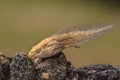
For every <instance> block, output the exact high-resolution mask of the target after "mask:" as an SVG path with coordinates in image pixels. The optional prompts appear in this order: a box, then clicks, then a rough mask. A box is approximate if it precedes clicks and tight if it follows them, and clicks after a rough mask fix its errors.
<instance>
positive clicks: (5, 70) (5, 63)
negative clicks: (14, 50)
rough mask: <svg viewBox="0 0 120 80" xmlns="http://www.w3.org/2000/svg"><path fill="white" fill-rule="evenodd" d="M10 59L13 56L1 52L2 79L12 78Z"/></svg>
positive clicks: (0, 77) (0, 76)
mask: <svg viewBox="0 0 120 80" xmlns="http://www.w3.org/2000/svg"><path fill="white" fill-rule="evenodd" d="M10 61H11V58H9V57H6V56H5V55H4V54H2V53H0V80H9V79H10V66H9V65H10Z"/></svg>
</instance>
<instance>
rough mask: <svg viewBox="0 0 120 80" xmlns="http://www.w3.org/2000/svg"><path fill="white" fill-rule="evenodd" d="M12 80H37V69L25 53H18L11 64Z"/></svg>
mask: <svg viewBox="0 0 120 80" xmlns="http://www.w3.org/2000/svg"><path fill="white" fill-rule="evenodd" d="M10 73H11V80H36V69H35V67H34V65H33V63H32V61H31V60H30V59H28V57H27V56H26V55H25V54H23V53H16V54H15V56H14V57H13V60H12V62H11V64H10Z"/></svg>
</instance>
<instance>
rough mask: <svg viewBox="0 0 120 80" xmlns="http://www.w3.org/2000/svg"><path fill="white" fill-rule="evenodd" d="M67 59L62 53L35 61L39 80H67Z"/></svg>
mask: <svg viewBox="0 0 120 80" xmlns="http://www.w3.org/2000/svg"><path fill="white" fill-rule="evenodd" d="M66 62H67V61H66V57H65V55H64V54H63V53H62V52H61V53H59V54H57V55H55V56H53V57H49V58H44V59H36V60H35V61H34V64H35V67H36V69H37V72H38V80H65V79H66V75H67V64H66Z"/></svg>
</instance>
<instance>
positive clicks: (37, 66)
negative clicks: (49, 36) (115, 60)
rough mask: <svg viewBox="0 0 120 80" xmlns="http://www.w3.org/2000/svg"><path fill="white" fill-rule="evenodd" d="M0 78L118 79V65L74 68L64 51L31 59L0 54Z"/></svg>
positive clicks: (34, 79) (21, 55) (19, 54)
mask: <svg viewBox="0 0 120 80" xmlns="http://www.w3.org/2000/svg"><path fill="white" fill-rule="evenodd" d="M0 80H120V67H119V66H112V65H109V64H96V65H88V66H83V67H80V68H78V69H77V68H75V67H74V66H73V65H72V64H71V62H69V61H67V60H66V57H65V55H64V53H62V52H61V53H59V54H57V55H55V56H53V57H49V58H44V59H36V60H34V61H31V60H30V59H29V58H28V57H27V55H26V54H24V53H16V54H15V56H14V57H13V59H12V58H9V57H6V56H4V55H3V54H0Z"/></svg>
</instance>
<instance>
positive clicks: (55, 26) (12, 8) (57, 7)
mask: <svg viewBox="0 0 120 80" xmlns="http://www.w3.org/2000/svg"><path fill="white" fill-rule="evenodd" d="M96 23H105V24H115V25H116V28H115V29H114V30H113V31H111V32H109V33H107V34H106V35H104V36H102V37H100V38H98V39H96V40H94V41H90V42H88V43H86V44H84V45H82V46H81V48H80V49H75V48H69V49H66V50H64V53H65V55H66V57H67V59H68V60H69V61H71V62H72V63H73V64H74V65H75V66H76V67H78V66H83V65H88V64H97V63H108V64H113V65H120V62H119V60H120V1H119V0H54V1H53V0H49V1H47V0H45V1H42V0H10V1H6V0H5V1H2V0H1V1H0V52H3V53H5V54H6V55H8V56H13V55H14V54H15V53H16V52H25V53H27V52H28V51H29V50H30V49H31V47H32V46H34V45H35V44H37V43H38V42H39V41H41V40H42V39H44V38H46V37H49V36H50V35H52V34H54V33H55V32H57V31H59V30H60V29H62V28H63V27H69V26H73V25H78V24H96Z"/></svg>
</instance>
